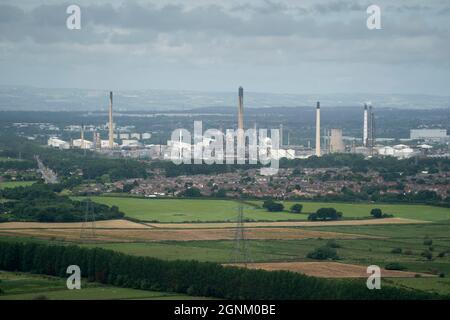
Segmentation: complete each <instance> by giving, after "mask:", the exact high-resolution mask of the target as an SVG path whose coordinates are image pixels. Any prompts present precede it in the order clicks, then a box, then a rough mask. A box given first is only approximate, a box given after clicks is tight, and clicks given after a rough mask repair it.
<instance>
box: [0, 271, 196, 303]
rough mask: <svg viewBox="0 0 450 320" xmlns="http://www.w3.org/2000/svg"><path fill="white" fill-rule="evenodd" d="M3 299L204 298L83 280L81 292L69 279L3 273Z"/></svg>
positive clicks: (0, 278)
mask: <svg viewBox="0 0 450 320" xmlns="http://www.w3.org/2000/svg"><path fill="white" fill-rule="evenodd" d="M0 281H1V282H0V288H1V289H2V290H3V294H2V295H0V300H36V299H47V300H118V299H119V300H122V299H133V300H135V299H139V300H167V299H169V300H181V299H201V298H200V297H191V296H187V295H183V294H178V293H168V292H157V291H146V290H136V289H129V288H119V287H112V286H106V285H101V284H98V283H92V282H86V281H84V280H83V281H82V285H81V290H68V289H67V286H66V279H61V278H57V277H50V276H42V275H33V274H28V273H16V272H4V271H0Z"/></svg>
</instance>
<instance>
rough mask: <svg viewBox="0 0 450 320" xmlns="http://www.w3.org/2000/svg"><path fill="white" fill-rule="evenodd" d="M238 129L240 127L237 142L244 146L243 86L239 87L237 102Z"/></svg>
mask: <svg viewBox="0 0 450 320" xmlns="http://www.w3.org/2000/svg"><path fill="white" fill-rule="evenodd" d="M238 129H241V130H240V132H239V133H238V135H237V136H238V143H239V142H240V143H241V146H244V142H245V140H244V88H242V87H239V102H238Z"/></svg>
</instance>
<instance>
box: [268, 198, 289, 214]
mask: <svg viewBox="0 0 450 320" xmlns="http://www.w3.org/2000/svg"><path fill="white" fill-rule="evenodd" d="M263 208H265V209H267V211H270V212H280V211H283V210H284V205H283V204H282V203H278V202H275V201H273V200H272V199H269V200H266V201H264V203H263Z"/></svg>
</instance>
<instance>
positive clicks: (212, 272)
mask: <svg viewBox="0 0 450 320" xmlns="http://www.w3.org/2000/svg"><path fill="white" fill-rule="evenodd" d="M69 265H78V266H79V267H80V268H81V272H82V276H83V277H86V278H87V279H88V280H89V281H97V282H101V283H107V284H111V285H115V286H122V287H127V288H136V289H144V290H156V291H169V292H178V293H187V294H189V295H193V296H206V297H215V298H224V299H252V300H274V299H279V300H289V299H365V300H368V299H370V300H372V299H392V300H398V299H439V298H448V297H443V296H438V295H435V294H431V293H424V292H419V291H413V290H406V289H400V288H394V287H389V286H387V285H386V286H383V289H382V290H368V289H367V287H366V283H365V280H327V279H321V278H314V277H309V276H305V275H302V274H297V273H292V272H287V271H271V272H269V271H263V270H249V269H242V268H236V267H224V266H222V265H220V264H216V263H209V262H197V261H180V260H178V261H165V260H159V259H155V258H149V257H136V256H128V255H125V254H122V253H118V252H114V251H109V250H104V249H99V248H94V249H86V248H81V247H78V246H50V245H44V244H36V243H18V242H0V269H1V270H7V271H22V272H32V273H38V274H47V275H52V276H60V277H66V276H67V274H66V269H67V267H68V266H69Z"/></svg>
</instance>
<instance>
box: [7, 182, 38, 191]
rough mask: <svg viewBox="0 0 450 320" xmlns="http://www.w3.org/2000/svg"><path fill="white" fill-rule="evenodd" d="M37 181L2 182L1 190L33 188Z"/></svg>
mask: <svg viewBox="0 0 450 320" xmlns="http://www.w3.org/2000/svg"><path fill="white" fill-rule="evenodd" d="M35 182H36V181H6V182H0V190H1V189H6V188H15V187H26V186H31V185H32V184H33V183H35Z"/></svg>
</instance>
